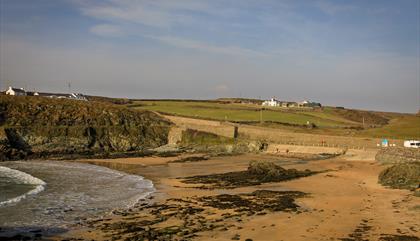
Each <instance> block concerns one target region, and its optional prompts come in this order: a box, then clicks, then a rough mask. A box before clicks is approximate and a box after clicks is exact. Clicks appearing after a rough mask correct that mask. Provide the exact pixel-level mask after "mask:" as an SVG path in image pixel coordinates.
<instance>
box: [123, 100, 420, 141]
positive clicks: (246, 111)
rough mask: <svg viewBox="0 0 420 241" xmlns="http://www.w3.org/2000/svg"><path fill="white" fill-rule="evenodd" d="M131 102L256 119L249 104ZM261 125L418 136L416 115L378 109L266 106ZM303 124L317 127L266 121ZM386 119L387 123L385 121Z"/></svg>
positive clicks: (212, 115)
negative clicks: (364, 127)
mask: <svg viewBox="0 0 420 241" xmlns="http://www.w3.org/2000/svg"><path fill="white" fill-rule="evenodd" d="M131 106H132V107H133V108H135V109H139V110H144V109H146V110H153V111H158V112H163V113H169V114H174V115H181V116H189V117H196V118H204V119H214V120H228V121H254V122H259V121H260V107H259V106H257V105H252V104H249V105H247V104H235V103H227V104H222V103H216V102H199V101H195V102H185V101H171V100H167V101H134V102H133V104H131ZM363 119H364V120H365V124H366V127H370V126H376V128H368V129H366V130H359V131H357V130H350V129H348V128H345V127H361V126H362V120H363ZM263 120H264V121H266V123H264V124H263V125H265V126H270V127H275V128H287V129H289V130H291V131H294V132H303V133H314V134H328V135H352V136H361V137H379V138H381V137H387V138H397V139H407V138H409V139H418V138H420V117H419V116H414V115H408V114H398V113H381V112H371V111H359V110H347V109H346V110H337V109H335V108H332V107H325V108H322V109H315V110H312V109H282V108H266V109H265V110H264V111H263ZM388 120H389V121H388ZM270 121H271V122H279V123H287V124H297V125H305V124H306V122H307V121H310V122H311V123H315V124H316V125H317V126H319V127H321V128H320V129H312V130H307V129H306V128H301V127H286V126H284V125H278V124H275V123H274V124H273V123H269V122H270ZM387 122H388V123H387Z"/></svg>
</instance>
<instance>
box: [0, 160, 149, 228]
mask: <svg viewBox="0 0 420 241" xmlns="http://www.w3.org/2000/svg"><path fill="white" fill-rule="evenodd" d="M0 165H1V166H0V227H17V228H19V227H34V226H36V227H54V228H57V227H67V226H68V225H70V224H74V223H76V222H79V221H80V220H83V219H86V218H90V217H98V216H101V215H104V214H106V213H108V212H110V211H112V210H114V209H121V208H128V207H130V206H132V205H134V204H135V203H137V202H138V200H139V199H141V198H144V197H145V196H147V195H148V194H150V193H151V192H153V191H154V188H153V183H152V182H151V181H149V180H145V179H144V178H143V177H141V176H137V175H129V174H126V173H123V172H119V171H116V170H112V169H109V168H106V167H100V166H95V165H90V164H84V163H76V162H57V161H17V162H4V163H0Z"/></svg>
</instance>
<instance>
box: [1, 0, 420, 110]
mask: <svg viewBox="0 0 420 241" xmlns="http://www.w3.org/2000/svg"><path fill="white" fill-rule="evenodd" d="M419 12H420V1H418V0H400V1H394V0H393V1H387V0H378V1H375V0H370V1H366V0H360V1H350V0H348V1H345V0H335V1H333V0H319V1H317V0H312V1H304V0H299V1H292V0H290V1H289V0H284V1H280V0H277V1H276V0H259V1H256V0H252V1H251V0H231V1H229V0H224V1H222V0H211V1H204V0H153V1H151V0H149V1H142V0H137V1H135V0H101V1H99V0H98V1H97V0H35V1H34V0H18V1H16V0H0V80H1V86H0V87H1V88H5V86H6V85H15V86H23V87H26V88H27V89H36V90H41V91H43V90H44V91H60V92H63V91H67V90H68V88H67V83H68V82H70V83H71V86H72V90H73V91H78V92H83V93H87V94H95V95H107V96H115V97H132V98H200V99H206V98H217V97H226V96H230V97H250V98H258V97H261V98H269V97H271V96H276V97H277V98H279V99H284V100H295V101H299V100H304V99H310V100H314V101H320V102H321V103H324V104H327V105H340V106H347V107H354V108H362V109H375V110H385V111H400V112H416V111H417V110H418V109H419V106H420V70H419V68H420V67H419V66H420V57H419V52H420V51H419V42H420V37H419V34H420V30H419V21H420V20H419V19H420V17H419Z"/></svg>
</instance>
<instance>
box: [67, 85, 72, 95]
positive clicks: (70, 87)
mask: <svg viewBox="0 0 420 241" xmlns="http://www.w3.org/2000/svg"><path fill="white" fill-rule="evenodd" d="M67 85H68V87H69V94H70V93H71V83H70V82H68V83H67Z"/></svg>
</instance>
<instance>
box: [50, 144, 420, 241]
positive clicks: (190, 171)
mask: <svg viewBox="0 0 420 241" xmlns="http://www.w3.org/2000/svg"><path fill="white" fill-rule="evenodd" d="M373 157H374V156H372V153H364V152H362V151H358V152H356V153H355V152H351V153H347V154H346V155H344V156H339V157H336V158H332V159H327V160H317V161H308V162H306V163H302V162H297V161H293V160H286V161H283V162H280V163H282V164H285V166H287V168H289V167H291V168H298V169H303V168H309V169H311V170H325V169H328V170H330V171H329V172H327V173H321V174H316V175H313V176H310V177H304V178H300V179H295V180H291V181H287V182H276V183H264V184H261V185H258V186H247V187H239V188H234V189H229V190H223V189H214V190H201V189H196V188H192V187H191V185H188V184H184V183H182V182H180V181H179V179H177V178H179V177H186V176H192V175H194V174H214V173H224V172H226V170H229V171H240V170H243V169H244V168H246V166H247V164H248V162H249V160H252V159H258V160H263V159H264V160H268V161H275V162H276V161H278V159H282V157H276V156H275V155H267V154H245V155H240V156H230V157H220V158H218V157H213V158H211V159H210V160H205V161H200V162H194V163H171V162H170V161H169V159H170V158H168V159H166V160H162V159H160V162H159V164H157V163H151V160H150V159H143V160H142V158H140V159H134V160H133V159H131V158H129V159H121V160H116V159H113V160H98V161H96V160H95V162H97V163H96V164H97V165H104V166H107V167H110V168H112V166H113V165H116V166H113V168H118V169H117V170H120V171H121V169H124V168H127V169H126V170H128V173H136V172H137V173H138V174H139V175H141V176H143V177H144V178H146V179H149V180H152V181H153V183H154V186H155V188H156V191H155V192H154V193H153V194H152V195H151V196H152V199H151V200H149V201H150V202H151V203H153V204H155V205H178V206H182V205H180V202H181V201H180V202H174V201H173V200H182V201H183V202H185V201H191V202H197V201H196V200H197V199H196V198H197V197H209V196H213V197H214V196H215V195H221V194H222V195H224V194H229V195H240V194H244V193H252V192H254V191H257V190H273V191H281V192H284V191H302V192H304V193H307V194H308V196H306V197H303V198H298V199H296V204H298V205H299V206H300V207H299V208H298V212H291V213H290V212H268V213H265V214H261V215H252V216H247V215H243V214H242V216H239V217H236V218H235V217H232V218H230V219H229V218H227V219H224V220H223V221H221V222H222V224H223V226H225V227H228V230H223V232H221V231H222V230H219V229H217V228H215V229H211V230H210V228H209V226H211V223H209V222H208V220H207V221H206V222H207V226H206V227H207V229H203V231H200V232H196V233H195V235H198V236H192V237H190V238H187V239H194V240H209V239H213V240H231V239H233V238H237V237H239V239H240V240H245V238H250V239H252V240H273V239H272V238H273V237H274V236H273V235H276V236H275V237H288V238H285V239H279V240H324V239H323V237H329V238H331V240H340V239H342V240H344V239H346V238H351V237H354V236H360V237H364V238H369V240H371V239H372V240H379V239H380V238H383V237H386V236H387V235H388V236H389V235H391V236H393V237H394V236H395V237H397V236H398V235H399V236H401V237H403V236H413V237H416V235H417V233H418V232H419V231H420V226H419V225H418V224H417V223H416V218H415V217H416V216H415V215H418V213H419V210H418V208H417V209H416V207H420V198H418V197H413V196H412V195H411V194H410V193H409V192H408V191H405V190H395V189H388V188H385V187H382V186H380V185H379V184H377V174H378V173H379V172H380V171H381V170H382V169H383V168H384V166H383V165H380V164H378V163H377V162H375V161H374V158H373ZM158 159H159V158H158ZM79 161H82V162H83V160H79ZM90 161H91V160H86V162H90ZM168 200H169V201H168ZM191 205H192V204H191ZM145 206H146V205H144V206H141V209H140V210H138V211H135V210H133V211H132V212H127V213H124V214H123V215H116V216H112V217H108V218H110V219H108V220H101V221H98V222H95V223H94V224H92V225H91V226H90V227H88V228H86V227H84V228H83V229H79V230H71V231H70V232H69V233H67V234H63V236H59V237H58V238H57V240H59V239H60V238H68V237H72V236H74V237H81V238H85V239H92V238H93V239H96V240H102V239H103V238H106V237H105V236H107V237H108V238H109V237H111V236H112V232H114V231H116V232H117V231H118V229H114V230H113V229H112V228H109V227H112V225H117V224H119V225H123V224H126V225H128V226H127V227H130V225H129V224H130V223H131V222H135V223H142V222H144V221H145V219H147V218H145V216H147V215H146V213H147V210H148V209H147V206H146V208H144V207H145ZM191 207H195V208H204V210H207V208H208V207H205V206H203V205H202V204H199V205H198V206H196V205H192V206H191ZM204 212H209V213H208V216H212V215H213V216H214V215H220V214H221V212H223V211H221V210H217V209H216V210H214V209H211V211H210V210H207V211H204ZM232 212H233V211H232V210H229V211H228V213H232ZM211 213H216V214H211ZM390 216H392V217H393V218H392V219H389V218H387V217H390ZM149 218H150V217H149ZM343 218H344V219H343ZM237 219H240V220H241V221H239V223H238V221H237ZM199 220H200V219H193V220H190V221H193V222H194V223H196V222H198V221H199ZM273 220H275V222H273ZM173 225H179V222H178V221H176V219H175V218H172V217H171V218H169V220H168V221H165V222H163V223H159V224H157V227H159V228H162V227H171V226H173ZM232 225H233V226H232ZM140 226H141V227H143V226H144V225H140ZM105 227H108V229H107V228H105ZM144 227H147V225H146V226H144ZM284 227H287V228H286V229H284ZM360 227H362V228H360ZM365 229H366V230H365ZM360 230H364V231H363V232H360ZM120 231H121V230H120ZM138 232H140V231H138ZM142 232H143V231H142ZM129 234H130V233H129ZM104 235H105V236H104ZM109 235H111V236H109ZM118 235H121V234H118ZM118 235H117V236H116V237H118ZM238 235H239V236H238ZM122 237H125V236H124V235H123V236H120V238H122ZM127 237H128V236H127ZM397 238H398V237H397ZM175 240H176V239H175ZM348 240H351V239H348ZM395 240H398V239H395Z"/></svg>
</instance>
